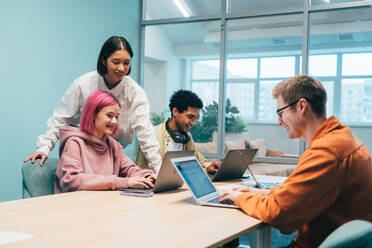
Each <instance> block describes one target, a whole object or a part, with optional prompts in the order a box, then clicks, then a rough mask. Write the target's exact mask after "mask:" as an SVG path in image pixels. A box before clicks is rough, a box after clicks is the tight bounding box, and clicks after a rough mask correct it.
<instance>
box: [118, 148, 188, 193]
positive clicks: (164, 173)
mask: <svg viewBox="0 0 372 248" xmlns="http://www.w3.org/2000/svg"><path fill="white" fill-rule="evenodd" d="M194 152H195V151H194V150H189V151H168V152H166V153H165V155H164V158H163V161H162V164H161V167H160V170H159V173H158V177H157V179H156V181H155V185H154V188H151V189H131V188H129V189H119V190H124V191H127V192H130V191H133V192H141V191H143V192H148V191H152V192H154V193H159V192H163V191H167V190H172V189H176V188H178V187H181V186H182V185H183V180H182V178H181V177H180V176H179V174H178V172H177V171H176V170H175V169H174V167H173V165H172V163H171V161H170V159H172V158H179V157H186V156H193V155H194Z"/></svg>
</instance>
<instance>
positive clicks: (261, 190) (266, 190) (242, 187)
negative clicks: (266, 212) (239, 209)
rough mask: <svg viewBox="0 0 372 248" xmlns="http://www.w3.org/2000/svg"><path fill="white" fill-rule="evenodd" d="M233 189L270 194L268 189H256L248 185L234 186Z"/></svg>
mask: <svg viewBox="0 0 372 248" xmlns="http://www.w3.org/2000/svg"><path fill="white" fill-rule="evenodd" d="M233 190H235V191H240V192H252V193H255V194H257V195H269V194H271V191H270V190H269V189H257V188H252V187H248V186H241V187H236V188H234V189H233Z"/></svg>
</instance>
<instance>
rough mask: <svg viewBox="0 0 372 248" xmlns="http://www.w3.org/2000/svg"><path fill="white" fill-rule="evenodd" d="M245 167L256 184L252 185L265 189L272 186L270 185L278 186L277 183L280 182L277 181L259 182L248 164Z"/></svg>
mask: <svg viewBox="0 0 372 248" xmlns="http://www.w3.org/2000/svg"><path fill="white" fill-rule="evenodd" d="M247 169H248V171H249V174H250V175H251V177H252V178H253V181H254V182H255V183H256V185H252V186H254V187H255V188H259V189H266V188H272V187H275V186H278V185H279V184H281V183H279V182H261V181H260V180H257V177H255V175H254V174H253V171H252V170H251V168H249V165H248V167H247Z"/></svg>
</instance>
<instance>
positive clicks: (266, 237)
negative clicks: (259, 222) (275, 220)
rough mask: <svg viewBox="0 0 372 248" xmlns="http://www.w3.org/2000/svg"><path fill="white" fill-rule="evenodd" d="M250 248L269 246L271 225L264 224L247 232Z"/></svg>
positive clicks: (268, 247)
mask: <svg viewBox="0 0 372 248" xmlns="http://www.w3.org/2000/svg"><path fill="white" fill-rule="evenodd" d="M249 235H250V240H251V248H270V240H271V227H270V226H269V225H265V226H263V227H261V228H259V229H257V230H254V231H252V232H250V233H249Z"/></svg>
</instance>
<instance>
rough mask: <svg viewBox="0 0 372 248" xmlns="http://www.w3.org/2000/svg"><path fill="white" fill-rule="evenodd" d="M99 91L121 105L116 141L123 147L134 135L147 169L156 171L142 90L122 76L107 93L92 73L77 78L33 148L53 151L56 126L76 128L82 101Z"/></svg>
mask: <svg viewBox="0 0 372 248" xmlns="http://www.w3.org/2000/svg"><path fill="white" fill-rule="evenodd" d="M98 89H102V90H106V91H108V92H110V93H111V94H113V95H114V96H115V97H117V98H118V100H119V101H120V104H121V109H120V115H119V134H118V136H117V137H116V138H118V140H119V142H120V143H121V144H122V145H123V147H126V146H127V145H128V144H130V143H132V139H133V132H134V131H136V136H137V139H138V142H139V145H140V147H141V150H142V152H143V153H144V155H145V157H146V159H147V161H150V163H149V166H151V167H153V168H154V169H155V171H156V172H158V170H159V169H160V165H161V157H160V154H159V143H158V141H157V140H156V138H155V135H154V127H153V125H152V124H151V122H150V107H149V102H148V99H147V96H146V93H145V91H144V90H143V89H142V88H141V87H140V86H139V85H138V84H137V83H136V82H135V81H134V80H133V79H132V78H131V77H129V76H125V77H124V78H123V79H122V80H121V82H120V83H119V84H118V85H116V86H115V87H114V88H113V89H111V90H109V89H108V88H107V86H106V84H105V83H104V80H103V78H102V77H101V76H100V75H99V74H98V72H96V71H93V72H89V73H86V74H84V75H82V76H80V77H78V78H77V79H76V80H75V81H74V82H73V83H72V85H70V87H69V88H68V89H67V91H66V92H65V94H64V96H63V97H62V99H61V100H60V102H59V104H58V106H57V108H56V109H55V110H54V112H53V114H52V116H51V117H50V118H49V119H48V122H47V125H48V128H47V131H46V134H44V135H40V136H39V138H38V141H37V145H36V149H37V151H38V152H43V153H45V154H46V155H48V154H49V152H50V151H51V150H53V148H54V146H55V144H56V142H57V140H58V138H59V127H61V126H67V125H78V124H79V119H80V114H81V113H82V111H83V108H84V104H85V101H86V100H87V98H88V96H89V95H90V94H91V93H92V92H93V91H95V90H98Z"/></svg>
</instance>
